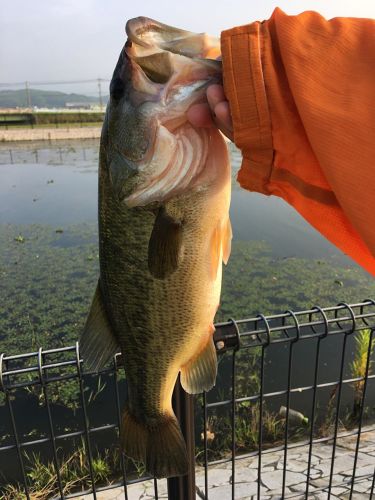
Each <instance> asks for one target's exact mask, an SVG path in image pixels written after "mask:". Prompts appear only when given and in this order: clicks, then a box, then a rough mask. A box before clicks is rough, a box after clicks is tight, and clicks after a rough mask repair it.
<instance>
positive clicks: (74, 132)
mask: <svg viewBox="0 0 375 500" xmlns="http://www.w3.org/2000/svg"><path fill="white" fill-rule="evenodd" d="M100 132H101V127H98V126H95V127H67V128H65V127H59V128H53V127H46V128H39V127H38V128H18V129H9V130H4V129H0V142H13V141H44V140H45V141H56V140H61V139H98V138H99V137H100Z"/></svg>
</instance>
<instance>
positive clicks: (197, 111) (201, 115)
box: [187, 103, 215, 128]
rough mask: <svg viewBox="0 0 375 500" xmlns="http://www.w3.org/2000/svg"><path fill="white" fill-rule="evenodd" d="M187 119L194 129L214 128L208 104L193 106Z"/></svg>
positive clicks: (188, 112)
mask: <svg viewBox="0 0 375 500" xmlns="http://www.w3.org/2000/svg"><path fill="white" fill-rule="evenodd" d="M187 119H188V120H189V122H190V123H191V124H192V125H194V127H205V128H210V127H214V126H215V124H214V122H213V120H212V115H211V110H210V107H209V105H208V104H207V103H202V104H193V105H192V106H190V108H189V109H188V111H187Z"/></svg>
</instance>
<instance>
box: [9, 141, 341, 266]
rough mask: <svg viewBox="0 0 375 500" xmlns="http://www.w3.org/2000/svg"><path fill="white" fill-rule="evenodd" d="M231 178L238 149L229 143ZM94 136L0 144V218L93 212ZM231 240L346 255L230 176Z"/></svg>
mask: <svg viewBox="0 0 375 500" xmlns="http://www.w3.org/2000/svg"><path fill="white" fill-rule="evenodd" d="M231 159H232V168H233V178H234V179H235V173H236V172H237V171H238V169H239V166H240V161H241V157H240V153H239V152H238V150H236V149H235V148H234V147H233V148H231ZM97 164H98V141H85V142H74V141H70V142H69V143H62V144H60V143H59V145H56V144H55V145H47V146H46V145H45V144H44V143H33V144H32V145H30V146H28V145H24V146H12V145H11V146H10V147H9V146H6V147H5V146H1V147H0V223H2V224H50V225H52V226H54V225H58V226H60V225H72V224H77V223H81V222H95V221H96V217H97ZM233 188H234V189H233V193H232V204H231V220H232V226H233V232H234V239H235V240H243V241H259V240H261V241H264V242H266V243H267V244H269V245H270V248H271V250H272V253H273V254H274V255H275V256H278V257H290V256H298V257H312V258H325V257H327V256H329V255H337V256H341V257H342V262H343V263H345V264H349V263H350V260H349V259H347V258H346V257H345V256H344V255H343V254H342V253H341V252H340V251H339V250H337V248H336V247H334V246H333V245H332V244H330V243H329V242H328V241H327V240H326V239H325V238H323V237H322V236H321V235H320V234H319V233H318V232H317V231H315V230H314V229H313V228H312V227H311V226H310V225H309V224H307V223H306V222H305V221H304V219H303V218H302V217H300V216H299V214H298V213H297V212H296V211H295V210H294V209H293V208H291V207H290V206H288V204H287V203H285V202H284V201H283V200H281V199H279V198H276V197H266V196H263V195H260V194H258V193H250V192H247V191H245V190H242V189H241V188H240V187H239V186H238V184H237V183H236V181H235V180H234V181H233Z"/></svg>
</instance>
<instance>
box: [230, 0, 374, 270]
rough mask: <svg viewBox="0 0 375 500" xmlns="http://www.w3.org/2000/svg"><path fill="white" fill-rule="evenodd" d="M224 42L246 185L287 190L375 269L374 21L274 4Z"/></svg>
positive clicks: (284, 193)
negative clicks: (294, 11)
mask: <svg viewBox="0 0 375 500" xmlns="http://www.w3.org/2000/svg"><path fill="white" fill-rule="evenodd" d="M221 49H222V60H223V77H224V89H225V93H226V95H227V98H228V100H229V104H230V107H231V112H232V117H233V124H234V140H235V143H236V145H237V146H238V147H239V148H240V149H241V150H242V154H243V162H242V166H241V170H240V172H239V174H238V180H239V182H240V184H241V186H242V187H244V188H246V189H249V190H251V191H258V192H259V193H263V194H266V195H276V196H280V197H281V198H283V199H284V200H286V201H287V202H288V203H290V204H291V205H292V206H293V207H294V208H295V209H296V210H298V212H299V213H300V214H301V215H302V216H303V217H304V218H305V219H306V220H307V221H308V222H309V223H310V224H311V225H313V226H314V227H315V228H316V229H317V230H318V231H320V232H321V233H322V234H323V235H324V236H325V237H326V238H328V239H329V240H330V241H331V242H332V243H334V244H335V245H336V246H338V247H339V248H341V250H343V251H344V252H345V253H347V254H348V255H350V256H351V257H352V258H353V259H354V260H355V261H357V262H358V263H359V264H360V265H362V266H363V267H364V268H365V269H367V270H368V271H369V272H371V273H373V274H375V21H374V20H370V19H355V18H335V19H331V20H330V21H327V20H325V19H324V18H323V17H321V16H320V15H319V14H317V13H315V12H305V13H303V14H300V15H298V16H287V15H286V14H284V12H282V11H281V10H280V9H276V10H275V11H274V13H273V14H272V17H271V18H270V19H269V20H267V21H264V22H255V23H252V24H249V25H246V26H240V27H236V28H233V29H230V30H227V31H224V32H223V33H222V35H221Z"/></svg>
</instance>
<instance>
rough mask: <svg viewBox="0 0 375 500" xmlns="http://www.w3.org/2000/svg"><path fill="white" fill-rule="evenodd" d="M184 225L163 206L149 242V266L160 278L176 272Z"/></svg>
mask: <svg viewBox="0 0 375 500" xmlns="http://www.w3.org/2000/svg"><path fill="white" fill-rule="evenodd" d="M181 248H182V226H181V222H178V221H176V220H175V219H173V217H171V216H170V215H168V214H167V213H166V211H165V209H164V207H161V208H160V209H159V211H158V214H157V216H156V219H155V223H154V227H153V229H152V233H151V237H150V241H149V243H148V268H149V271H150V273H151V274H152V275H153V276H154V277H155V278H158V279H165V278H167V277H168V276H170V275H171V274H172V273H174V272H175V271H176V269H177V267H178V264H179V261H180V259H181Z"/></svg>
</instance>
